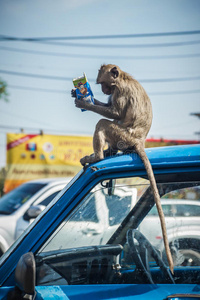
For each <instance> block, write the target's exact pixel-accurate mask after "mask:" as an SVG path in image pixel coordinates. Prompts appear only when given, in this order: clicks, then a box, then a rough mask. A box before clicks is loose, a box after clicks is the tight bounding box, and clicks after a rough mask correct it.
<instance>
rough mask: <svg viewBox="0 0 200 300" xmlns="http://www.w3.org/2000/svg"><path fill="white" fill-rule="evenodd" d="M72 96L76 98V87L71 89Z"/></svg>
mask: <svg viewBox="0 0 200 300" xmlns="http://www.w3.org/2000/svg"><path fill="white" fill-rule="evenodd" d="M71 96H72V97H73V98H76V89H72V90H71Z"/></svg>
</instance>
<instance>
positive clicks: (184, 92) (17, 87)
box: [8, 85, 200, 96]
mask: <svg viewBox="0 0 200 300" xmlns="http://www.w3.org/2000/svg"><path fill="white" fill-rule="evenodd" d="M8 88H11V89H19V90H30V91H34V92H37V91H38V92H45V93H56V94H69V93H70V91H69V90H53V89H43V88H36V87H27V86H17V85H8ZM198 93H200V90H188V91H171V92H169V91H167V92H166V91H165V92H150V93H148V95H151V96H161V95H163V96H164V95H166V96H167V95H184V94H198ZM95 95H99V96H100V95H102V93H95Z"/></svg>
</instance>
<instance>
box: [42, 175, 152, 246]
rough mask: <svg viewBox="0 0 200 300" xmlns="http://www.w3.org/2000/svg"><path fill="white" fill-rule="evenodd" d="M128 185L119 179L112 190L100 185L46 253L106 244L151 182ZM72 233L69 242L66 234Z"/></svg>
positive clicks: (56, 234) (58, 231)
mask: <svg viewBox="0 0 200 300" xmlns="http://www.w3.org/2000/svg"><path fill="white" fill-rule="evenodd" d="M134 180H135V181H136V182H137V181H138V180H140V181H141V180H142V184H140V181H139V184H138V185H137V184H136V185H134V186H133V185H129V184H124V183H121V182H122V181H121V180H120V179H119V180H118V181H117V182H116V183H115V188H114V190H113V192H112V193H111V194H110V190H109V188H107V187H104V186H105V184H103V185H101V184H98V185H97V186H95V187H94V188H93V190H92V191H91V192H90V193H89V194H88V195H87V196H86V197H85V199H84V200H83V201H82V203H81V204H80V206H79V207H78V208H77V210H76V211H75V212H74V214H73V215H72V216H71V217H70V219H69V220H64V222H63V223H62V224H61V225H60V227H59V228H58V229H57V231H56V232H55V234H54V236H53V237H51V238H50V239H49V240H48V241H47V242H46V244H45V246H44V249H43V251H50V250H56V249H67V248H71V247H83V246H90V245H100V244H103V243H106V242H107V241H108V240H109V238H110V237H111V236H112V234H113V232H114V231H115V230H116V228H117V227H118V226H119V225H120V223H121V222H122V221H123V219H124V218H125V217H126V216H127V214H128V213H129V212H130V210H131V209H132V208H133V206H134V205H135V203H136V202H137V200H138V198H139V197H140V195H141V193H142V191H145V190H146V189H147V188H148V187H149V182H148V180H145V179H138V178H135V179H134ZM68 231H69V232H70V234H68V235H67V238H66V232H68Z"/></svg>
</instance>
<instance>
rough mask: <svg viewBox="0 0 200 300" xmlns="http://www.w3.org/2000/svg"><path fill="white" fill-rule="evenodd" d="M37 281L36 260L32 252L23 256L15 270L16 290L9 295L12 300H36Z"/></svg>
mask: <svg viewBox="0 0 200 300" xmlns="http://www.w3.org/2000/svg"><path fill="white" fill-rule="evenodd" d="M35 281H36V267H35V258H34V255H33V253H32V252H28V253H25V254H23V255H22V256H21V258H20V260H19V262H18V264H17V266H16V269H15V284H16V286H15V289H14V290H13V291H11V292H10V294H8V298H7V299H9V300H11V299H29V300H34V299H35V296H36V292H35Z"/></svg>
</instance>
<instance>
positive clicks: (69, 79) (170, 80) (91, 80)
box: [0, 70, 200, 83]
mask: <svg viewBox="0 0 200 300" xmlns="http://www.w3.org/2000/svg"><path fill="white" fill-rule="evenodd" d="M0 73H3V74H8V75H14V76H23V77H34V78H43V79H51V80H64V81H72V78H71V77H62V76H50V75H41V74H31V73H21V72H14V71H7V70H0ZM199 79H200V76H193V77H179V78H154V79H138V81H140V82H145V83H151V82H176V81H191V80H199ZM89 81H90V82H96V80H94V79H89Z"/></svg>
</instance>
